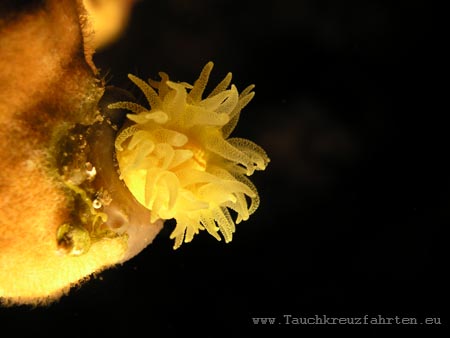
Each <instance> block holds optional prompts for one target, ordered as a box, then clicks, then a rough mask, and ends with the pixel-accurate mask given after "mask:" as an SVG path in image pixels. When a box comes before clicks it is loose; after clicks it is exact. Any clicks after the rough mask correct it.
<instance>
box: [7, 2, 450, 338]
mask: <svg viewBox="0 0 450 338" xmlns="http://www.w3.org/2000/svg"><path fill="white" fill-rule="evenodd" d="M424 4H425V1H381V0H365V1H357V0H343V1H331V0H328V1H326V0H301V1H294V0H277V1H266V2H265V1H252V0H242V1H222V0H220V1H208V0H196V1H186V0H167V1H150V0H147V1H145V0H144V1H141V2H138V3H137V5H136V6H135V8H134V11H133V14H132V19H131V22H130V24H129V26H128V28H127V30H126V31H125V33H124V35H123V36H122V37H121V39H119V40H118V41H117V42H116V43H115V44H113V45H111V46H110V47H108V48H106V49H104V50H102V51H100V52H99V53H98V54H97V55H96V56H95V57H94V61H95V63H96V64H97V66H98V67H99V68H100V69H101V73H102V76H104V77H105V79H106V80H107V82H108V84H110V85H115V86H119V87H122V88H125V89H128V90H131V91H133V92H134V93H135V94H136V95H138V96H139V93H138V91H136V90H135V88H133V86H132V85H131V84H130V82H129V81H128V80H127V78H126V75H127V73H133V74H135V75H138V76H140V77H143V78H148V77H151V78H154V79H157V73H158V72H159V71H161V70H162V71H166V72H168V73H169V75H170V76H171V79H174V80H179V81H187V82H191V83H192V82H193V81H194V80H195V79H196V78H197V75H198V73H199V72H200V70H201V68H202V67H203V66H204V65H205V64H206V62H207V61H209V60H212V61H214V63H215V67H214V69H213V74H212V76H211V82H212V84H211V87H212V86H213V85H215V84H216V83H217V82H218V81H219V80H221V79H222V77H224V76H225V74H226V73H227V72H228V71H231V72H232V73H233V75H234V81H233V83H235V84H236V85H237V87H238V89H240V90H242V89H243V88H245V87H246V86H247V85H249V84H252V83H254V84H256V88H255V91H256V96H255V98H254V100H253V101H252V102H251V103H250V104H249V105H248V106H247V107H246V108H245V109H244V111H243V114H242V117H241V122H240V124H239V126H238V128H237V129H236V131H235V133H234V135H236V136H239V137H244V138H248V139H251V140H253V141H255V142H256V143H258V144H260V145H261V146H262V147H263V148H264V149H265V150H266V151H267V152H268V154H269V156H270V158H271V163H270V164H269V166H268V168H267V170H266V171H264V172H257V173H255V174H254V176H253V178H252V180H253V181H254V183H255V184H256V186H257V187H258V189H259V192H260V196H261V205H260V208H259V209H258V211H257V212H256V214H254V215H253V216H252V217H251V218H250V220H249V221H247V222H244V223H241V224H239V225H238V226H237V231H236V233H235V236H234V239H233V241H232V242H231V243H229V244H224V243H223V242H216V240H214V239H213V238H212V237H211V236H209V235H207V234H206V233H202V234H200V235H198V236H196V238H195V239H194V241H193V242H192V243H190V244H183V245H182V247H181V248H180V249H179V250H176V251H173V250H172V245H173V243H172V241H171V240H170V239H169V235H170V232H171V231H172V229H173V223H172V222H167V225H166V227H165V228H164V230H163V231H162V232H161V233H160V234H159V235H158V237H157V238H156V240H155V241H154V243H153V244H152V245H151V246H149V247H148V248H146V249H145V250H144V251H143V252H142V253H141V254H140V255H138V256H137V257H135V258H134V259H132V260H131V261H129V262H127V263H125V264H124V265H123V266H120V267H116V268H113V269H109V270H107V271H104V272H103V273H101V274H100V278H96V279H91V280H90V281H89V282H87V283H85V284H83V285H82V286H81V287H80V288H77V289H73V290H72V291H71V292H70V294H69V295H68V296H65V297H63V298H62V299H61V300H60V301H59V302H58V303H55V304H53V305H51V306H49V307H46V308H37V309H31V308H29V307H18V308H11V309H1V310H0V320H1V322H2V325H3V328H4V329H6V330H7V329H14V330H15V332H17V334H19V333H20V331H21V330H24V333H25V331H26V333H27V334H28V335H31V334H43V333H45V334H46V335H48V336H53V335H54V336H63V337H64V336H69V337H71V336H76V337H85V336H86V335H87V334H90V333H94V334H98V335H100V334H101V335H102V336H103V335H104V336H111V335H112V336H125V335H126V336H130V337H133V336H136V335H138V334H139V336H140V337H168V336H175V335H176V336H182V335H184V334H196V335H197V337H219V336H231V337H232V336H235V337H241V336H247V337H256V336H260V335H262V334H263V333H265V332H268V333H269V334H270V335H271V336H287V335H291V336H300V335H301V334H302V333H303V332H304V331H305V330H306V329H314V330H316V331H317V333H319V332H318V331H322V329H324V328H325V327H324V326H322V327H321V326H313V325H310V326H308V327H305V326H292V325H291V326H286V325H282V324H278V325H272V326H270V327H269V326H267V325H266V326H261V325H259V326H257V325H253V324H252V317H277V318H278V319H279V320H282V322H284V319H283V317H282V316H283V315H285V314H290V315H292V316H294V317H306V316H315V315H319V316H324V315H327V316H329V317H349V316H352V317H353V316H355V317H358V316H363V315H365V314H368V315H371V316H378V315H381V316H386V317H389V316H390V317H394V316H399V317H417V318H418V319H419V321H420V320H422V319H423V318H424V317H441V318H442V320H443V321H446V319H447V318H446V317H445V315H444V312H443V305H444V304H445V303H446V302H445V301H444V288H446V287H448V284H446V282H444V275H443V272H444V270H445V269H446V267H447V263H446V262H445V263H444V259H443V252H444V246H445V245H446V244H445V241H444V240H443V233H442V230H443V227H444V225H445V226H448V223H449V212H450V209H449V202H450V190H449V188H450V186H449V179H448V174H449V166H448V165H446V164H445V163H446V161H444V160H445V158H446V157H447V156H448V149H447V147H446V143H448V142H447V141H446V138H447V126H446V124H445V123H444V120H443V119H442V116H443V115H445V114H447V113H448V111H445V110H444V109H443V108H442V107H439V106H438V105H437V102H438V97H439V96H440V93H442V90H440V89H439V88H442V87H441V85H439V84H438V82H437V79H439V78H440V75H439V74H440V72H441V70H440V66H438V58H439V55H438V53H437V50H436V47H435V46H436V43H437V41H436V36H435V32H434V31H433V26H432V25H431V24H430V22H431V19H432V13H431V8H430V6H425V5H424ZM326 328H327V329H330V328H332V329H336V331H339V330H342V329H343V327H342V326H339V327H337V326H327V327H326ZM384 328H385V327H384ZM389 328H390V329H391V328H393V327H392V326H390V327H389ZM421 328H424V326H423V325H422V326H421ZM352 329H354V330H355V331H358V330H359V331H360V332H361V336H363V337H366V336H369V332H371V331H372V330H375V329H380V327H375V326H370V327H369V326H366V327H352ZM396 329H400V331H405V332H412V329H414V330H416V329H417V327H414V328H412V327H408V326H396ZM425 329H426V331H428V333H427V336H433V333H434V332H435V331H436V328H435V327H425Z"/></svg>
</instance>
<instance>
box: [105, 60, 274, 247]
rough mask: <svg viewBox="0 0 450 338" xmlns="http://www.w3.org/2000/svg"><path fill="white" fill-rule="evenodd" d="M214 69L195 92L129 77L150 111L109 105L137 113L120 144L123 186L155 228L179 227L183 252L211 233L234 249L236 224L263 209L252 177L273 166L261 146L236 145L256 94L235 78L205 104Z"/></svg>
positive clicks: (164, 76) (190, 88)
mask: <svg viewBox="0 0 450 338" xmlns="http://www.w3.org/2000/svg"><path fill="white" fill-rule="evenodd" d="M212 68H213V63H212V62H209V63H207V64H206V66H205V67H204V68H203V70H202V72H201V73H200V76H199V78H198V79H197V80H196V81H195V83H194V85H190V84H188V83H185V82H181V83H177V82H173V81H170V80H169V76H168V75H167V74H166V73H160V77H161V81H159V82H157V81H152V80H149V82H148V83H147V82H145V81H143V80H141V79H139V78H138V77H136V76H133V75H129V78H130V80H131V81H132V82H134V84H136V86H138V87H139V88H140V89H141V90H142V92H143V93H144V95H145V97H146V99H147V101H148V103H149V105H150V107H149V108H145V107H143V106H141V105H139V104H137V103H133V102H125V101H121V102H117V103H113V104H110V105H109V108H122V109H127V110H129V111H131V112H133V114H128V115H127V117H128V119H129V121H128V123H127V124H126V125H125V126H124V128H123V129H122V131H121V132H120V133H119V134H118V136H117V138H116V142H115V147H116V156H117V160H118V163H119V168H120V178H121V179H123V180H124V181H125V183H126V185H127V187H128V188H129V190H130V191H131V192H132V194H133V195H134V196H135V198H136V199H137V200H138V201H139V202H140V203H141V204H142V205H143V206H145V207H146V208H147V209H149V210H151V222H154V221H156V220H157V219H164V220H167V219H171V218H175V219H176V221H177V225H176V228H175V230H174V231H173V233H172V234H171V238H174V239H175V244H174V248H175V249H176V248H178V247H179V246H180V245H181V244H182V243H183V240H184V242H190V241H191V240H192V238H193V236H194V235H195V234H197V233H198V232H199V230H204V229H206V231H208V233H209V234H211V235H212V236H214V237H215V238H216V239H218V240H220V239H221V237H220V236H219V232H220V233H221V234H222V236H223V238H224V239H225V242H229V241H231V239H232V234H233V232H234V231H235V222H236V223H239V222H241V221H243V220H247V219H248V218H249V216H250V215H251V214H252V213H253V212H254V211H255V210H256V209H257V207H258V205H259V197H258V192H257V190H256V188H255V186H254V185H253V184H252V182H251V181H250V180H249V179H248V178H247V176H250V175H252V174H253V172H254V171H255V170H264V169H265V168H266V166H267V164H268V162H269V158H268V156H267V155H266V153H265V152H264V150H263V149H262V148H261V147H259V146H258V145H256V144H255V143H253V142H251V141H249V140H246V139H242V138H229V136H230V134H231V132H232V131H233V129H234V128H235V126H236V124H237V122H238V119H239V115H240V112H241V110H242V108H244V107H245V106H246V105H247V104H248V103H249V102H250V100H251V99H252V98H253V96H254V92H253V91H252V90H253V88H254V86H253V85H251V86H249V87H247V88H246V89H244V90H243V91H242V92H241V93H240V94H239V93H238V90H237V88H236V87H235V86H234V85H231V86H230V83H231V78H232V76H231V73H228V74H227V75H226V77H225V78H224V79H223V80H222V81H221V82H220V83H219V84H218V85H217V86H216V87H215V89H213V90H212V92H211V93H210V94H209V95H208V96H206V97H205V98H203V93H204V90H205V87H206V85H207V82H208V79H209V75H210V73H211V70H212ZM229 209H230V210H232V212H234V213H235V214H236V220H235V221H234V220H233V219H232V216H231V214H230V211H229Z"/></svg>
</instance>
